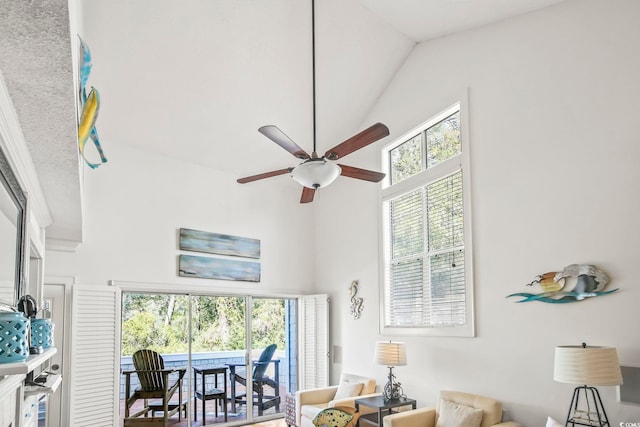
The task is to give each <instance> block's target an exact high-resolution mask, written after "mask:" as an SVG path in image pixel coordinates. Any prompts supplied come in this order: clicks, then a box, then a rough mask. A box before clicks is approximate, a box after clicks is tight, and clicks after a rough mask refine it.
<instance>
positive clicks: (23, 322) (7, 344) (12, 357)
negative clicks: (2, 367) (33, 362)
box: [0, 311, 29, 363]
mask: <svg viewBox="0 0 640 427" xmlns="http://www.w3.org/2000/svg"><path fill="white" fill-rule="evenodd" d="M28 337H29V320H27V318H26V317H24V315H23V314H22V313H18V312H15V311H7V312H0V363H15V362H23V361H24V360H26V359H27V357H29V339H28Z"/></svg>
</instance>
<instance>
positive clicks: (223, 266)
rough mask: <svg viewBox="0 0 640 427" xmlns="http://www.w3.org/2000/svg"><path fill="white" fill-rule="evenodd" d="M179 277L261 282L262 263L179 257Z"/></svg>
mask: <svg viewBox="0 0 640 427" xmlns="http://www.w3.org/2000/svg"><path fill="white" fill-rule="evenodd" d="M178 268H179V270H178V271H179V273H178V274H179V275H180V276H181V277H198V278H202V279H219V280H239V281H244V282H259V281H260V263H257V262H250V261H237V260H232V259H225V258H214V257H202V256H193V255H180V256H179V267H178Z"/></svg>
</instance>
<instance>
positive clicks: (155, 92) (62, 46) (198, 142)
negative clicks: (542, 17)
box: [0, 0, 562, 241]
mask: <svg viewBox="0 0 640 427" xmlns="http://www.w3.org/2000/svg"><path fill="white" fill-rule="evenodd" d="M69 1H70V2H71V6H70V7H71V12H72V13H71V16H77V18H78V21H79V22H78V23H77V25H74V22H72V25H71V27H72V28H74V29H76V27H77V32H78V33H80V35H81V36H82V37H83V39H84V40H85V41H86V42H87V44H88V45H89V47H90V49H91V52H92V54H93V71H92V73H91V75H90V77H89V81H88V85H89V86H95V87H96V88H98V89H99V90H100V93H101V95H102V105H101V109H100V115H99V118H98V128H99V131H100V137H101V140H102V143H103V146H104V150H105V152H106V154H107V157H108V156H109V146H110V145H111V144H126V145H130V146H136V147H139V148H141V149H144V150H151V151H155V152H159V153H163V154H165V155H167V156H171V157H173V158H177V159H183V160H185V161H188V162H193V163H197V164H201V165H204V166H207V167H212V168H216V169H219V170H225V171H228V172H229V173H231V174H233V175H235V176H237V177H242V176H245V175H252V174H255V173H259V172H265V171H269V170H273V169H281V168H283V167H287V166H294V165H295V164H296V161H295V159H294V158H293V157H291V155H290V154H288V153H287V152H286V151H284V150H282V149H281V148H279V147H278V146H277V145H275V144H274V143H272V142H270V141H269V140H268V139H266V138H265V137H264V136H263V135H261V134H260V133H258V132H257V129H258V127H260V126H262V125H266V124H275V125H277V126H278V127H280V129H282V130H283V131H284V132H285V133H287V134H288V135H289V137H291V138H292V139H293V140H294V141H295V142H297V143H298V144H299V145H300V146H301V147H302V148H304V149H306V150H307V151H311V149H312V145H313V132H312V128H313V126H312V125H313V118H312V78H311V76H312V65H311V64H312V61H311V58H312V56H311V0H309V1H302V0H186V1H175V0H93V1H82V0H69ZM560 1H562V0H482V1H480V0H403V1H391V0H316V61H317V62H316V70H317V80H316V81H317V145H318V152H319V153H323V152H324V151H325V150H326V149H328V148H330V147H332V146H334V145H336V144H337V143H339V142H341V141H343V140H345V139H346V138H348V137H350V136H352V135H353V134H355V133H356V132H358V131H359V130H361V129H363V128H365V127H367V126H368V125H370V124H372V123H364V119H365V117H367V115H368V114H369V112H370V110H371V107H372V105H373V104H374V103H375V102H376V99H377V98H378V97H379V96H380V95H381V94H382V93H383V92H384V90H385V87H386V86H387V85H388V83H389V82H390V81H391V79H392V78H393V76H394V74H395V72H396V71H397V70H398V68H399V67H401V65H402V63H403V61H404V60H405V59H406V58H407V56H408V55H409V54H410V52H411V50H412V48H413V47H414V46H415V44H416V43H419V42H424V41H427V40H430V39H433V38H437V37H442V36H446V35H448V34H452V33H455V32H459V31H464V30H468V29H471V28H474V27H478V26H481V25H486V24H490V23H492V22H496V21H499V20H502V19H507V18H509V17H512V16H515V15H518V14H522V13H526V12H529V11H533V10H536V9H539V8H542V7H547V6H549V5H552V4H554V3H558V2H560ZM68 8H69V3H68V2H67V0H32V1H29V2H23V1H20V2H7V4H5V5H3V6H2V8H0V51H1V52H2V54H1V55H0V70H1V71H2V74H3V76H4V79H5V83H6V85H7V87H8V89H9V92H10V94H11V97H12V100H13V103H14V105H15V107H16V110H17V113H18V117H19V120H20V122H21V123H22V126H23V132H24V136H25V139H26V142H27V145H28V147H29V149H30V151H31V155H32V157H33V160H34V164H35V166H36V169H37V170H38V173H39V175H40V180H41V182H42V186H43V189H44V193H45V195H46V197H47V200H48V203H49V206H50V209H51V211H52V216H53V221H54V222H53V224H52V225H51V226H50V227H49V230H48V235H49V236H53V237H54V238H56V239H69V240H72V241H74V240H77V241H80V240H81V238H82V236H81V210H82V207H81V194H80V188H81V173H93V172H91V171H90V170H88V169H86V167H85V166H83V165H80V167H78V159H77V148H76V145H75V126H76V123H75V117H76V113H75V93H74V90H73V76H72V69H73V68H72V66H71V56H72V55H71V49H72V47H73V49H76V48H77V39H76V37H75V34H74V35H73V36H71V31H70V29H69V19H68V14H69V9H68ZM374 120H376V121H378V120H379V121H382V122H384V117H376V118H374ZM103 167H109V164H108V163H107V164H106V165H105V166H103ZM83 170H84V172H79V171H83Z"/></svg>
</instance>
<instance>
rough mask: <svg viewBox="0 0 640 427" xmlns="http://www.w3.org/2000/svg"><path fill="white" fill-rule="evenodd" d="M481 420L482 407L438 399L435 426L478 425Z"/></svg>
mask: <svg viewBox="0 0 640 427" xmlns="http://www.w3.org/2000/svg"><path fill="white" fill-rule="evenodd" d="M481 422H482V409H476V408H472V407H470V406H465V405H459V404H457V403H454V402H449V401H448V400H442V401H440V409H439V411H438V422H437V423H436V427H480V423H481Z"/></svg>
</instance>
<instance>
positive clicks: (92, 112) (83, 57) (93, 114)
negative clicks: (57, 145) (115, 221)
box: [78, 36, 107, 169]
mask: <svg viewBox="0 0 640 427" xmlns="http://www.w3.org/2000/svg"><path fill="white" fill-rule="evenodd" d="M78 39H79V40H80V60H79V61H78V62H79V67H80V69H79V70H78V80H79V82H78V88H79V98H80V104H79V105H80V111H81V112H80V118H79V121H78V150H79V151H80V155H81V156H82V158H83V159H84V161H85V162H86V163H87V165H88V166H89V167H90V168H91V169H95V168H97V167H98V166H100V165H101V164H103V163H106V162H107V158H106V157H105V155H104V152H103V151H102V146H101V145H100V138H99V137H98V131H97V130H96V120H97V118H98V111H99V110H100V93H99V92H98V90H97V89H96V88H94V87H91V90H90V91H89V95H87V89H86V88H87V80H88V79H89V74H90V73H91V67H92V64H91V52H90V51H89V47H88V46H87V44H86V43H85V42H84V41H83V40H82V38H80V36H78ZM89 139H91V141H93V144H94V145H95V147H96V150H98V154H99V155H100V161H101V163H93V162H91V161H89V160H88V159H87V157H86V156H85V152H84V149H85V145H86V144H87V141H88V140H89Z"/></svg>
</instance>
